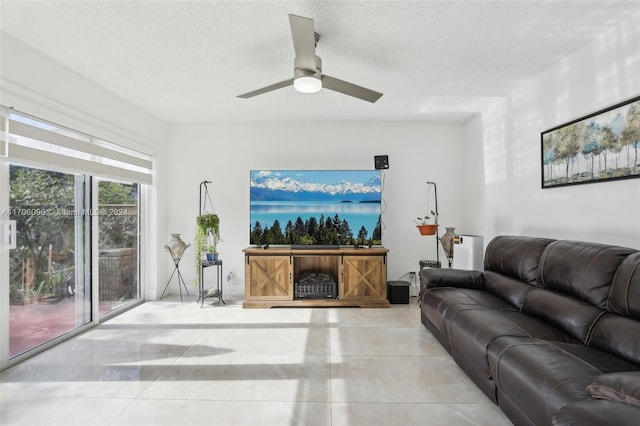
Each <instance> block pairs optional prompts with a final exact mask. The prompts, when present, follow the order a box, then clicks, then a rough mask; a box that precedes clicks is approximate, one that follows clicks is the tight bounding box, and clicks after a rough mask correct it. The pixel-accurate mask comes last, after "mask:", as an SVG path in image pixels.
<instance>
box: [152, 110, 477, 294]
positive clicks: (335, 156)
mask: <svg viewBox="0 0 640 426" xmlns="http://www.w3.org/2000/svg"><path fill="white" fill-rule="evenodd" d="M170 140H171V142H170V145H171V146H170V148H169V157H170V159H171V160H170V164H169V179H168V180H169V189H168V190H169V207H168V214H169V218H168V224H169V226H168V229H167V234H166V235H165V236H164V238H165V240H168V239H169V233H176V232H179V233H181V234H182V235H183V239H184V240H185V241H186V242H188V243H193V237H194V233H195V217H196V216H197V214H198V195H199V184H200V182H202V181H203V180H210V181H212V182H213V183H212V184H210V185H209V190H210V193H211V195H212V198H213V204H214V208H215V211H216V213H218V215H219V216H220V220H221V225H220V226H221V236H222V239H223V240H224V241H223V242H222V243H220V245H219V251H220V256H221V258H222V259H223V264H224V277H223V278H224V285H225V288H224V292H225V293H226V294H229V295H233V296H235V297H241V296H242V295H243V294H244V263H243V262H244V257H243V253H242V249H244V248H246V247H248V246H249V227H250V223H249V171H250V170H252V169H261V168H265V169H373V157H374V155H381V154H386V155H389V163H390V168H389V169H388V170H386V171H385V181H384V189H383V198H384V200H385V201H386V203H387V209H386V211H385V212H384V213H383V222H384V225H385V228H384V229H383V244H384V245H385V246H386V247H387V248H389V250H390V254H389V258H388V276H389V279H391V280H395V279H398V278H400V276H402V275H404V274H405V273H407V272H409V271H417V270H418V261H419V260H420V259H435V247H436V244H435V238H434V237H421V236H420V235H419V234H418V231H417V229H416V228H415V224H414V222H413V219H414V218H415V217H417V216H420V215H421V213H422V209H423V205H424V204H425V196H426V192H427V185H426V181H428V180H429V181H434V182H436V184H437V185H438V210H439V213H440V223H441V225H446V226H459V227H462V229H463V230H464V226H463V225H464V224H463V223H462V217H463V212H462V206H463V191H462V179H461V173H462V165H461V161H460V159H461V158H462V155H463V152H462V149H463V143H464V128H463V126H462V125H456V124H450V125H448V124H432V125H428V124H410V123H400V124H370V123H368V124H362V123H350V124H345V123H330V124H317V123H307V124H301V123H283V124H260V125H251V126H247V125H213V124H211V125H208V124H202V125H195V124H194V125H174V126H172V131H171V138H170ZM431 206H432V207H433V201H432V202H431ZM183 259H184V267H181V270H182V272H183V274H184V276H185V280H186V281H187V285H188V287H189V289H190V291H191V288H193V287H192V286H193V285H194V282H195V280H196V278H197V275H196V273H195V258H194V250H193V248H190V249H188V250H187V252H186V253H185V255H184V258H183ZM441 260H443V261H444V255H443V253H442V252H441ZM168 263H169V262H168ZM170 269H171V268H170V267H169V266H168V267H167V274H168V273H169V272H170ZM229 273H233V277H232V279H231V280H230V281H227V278H228V275H229ZM213 277H214V275H213V271H211V272H209V271H207V279H206V280H207V281H206V285H207V287H209V286H211V285H213V284H214V281H213ZM177 291H178V289H177V284H176V283H175V282H174V283H173V285H172V287H171V292H173V293H176V292H177Z"/></svg>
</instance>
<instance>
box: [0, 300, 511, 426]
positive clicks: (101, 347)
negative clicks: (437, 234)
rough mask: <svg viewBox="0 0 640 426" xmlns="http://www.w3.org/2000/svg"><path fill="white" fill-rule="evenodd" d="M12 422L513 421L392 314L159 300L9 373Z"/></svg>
mask: <svg viewBox="0 0 640 426" xmlns="http://www.w3.org/2000/svg"><path fill="white" fill-rule="evenodd" d="M0 424H1V425H3V426H12V425H65V426H67V425H82V426H87V425H136V426H141V425H154V426H155V425H257V424H259V425H305V426H307V425H367V426H369V425H385V426H389V425H394V426H395V425H411V424H420V425H510V424H511V423H510V422H509V420H508V419H507V418H506V417H505V416H504V415H503V414H502V412H501V411H500V410H499V409H498V408H497V407H496V406H495V405H494V404H492V403H491V402H490V401H489V400H488V399H487V398H486V397H485V396H484V395H483V394H482V393H481V392H480V391H479V390H478V389H477V388H476V387H475V385H474V384H473V383H472V382H471V381H470V380H469V379H468V378H467V377H466V376H465V375H464V374H463V373H462V372H461V370H460V369H459V368H458V367H457V366H456V364H455V363H454V362H453V361H452V359H451V358H450V357H449V355H448V354H447V353H446V352H445V351H444V350H443V349H442V347H441V346H440V345H439V343H438V342H437V341H436V340H435V338H433V337H432V336H431V334H430V333H429V332H428V331H427V330H426V329H425V328H424V327H423V326H422V324H420V315H419V310H418V306H417V303H416V300H415V299H413V301H412V303H411V304H409V305H392V306H391V308H389V309H359V308H316V309H306V308H297V309H283V308H274V309H242V306H241V303H240V302H233V301H231V302H230V301H227V305H226V306H224V305H223V306H217V305H212V304H205V305H204V307H203V308H200V304H197V303H195V301H189V302H187V301H185V302H184V303H180V301H179V298H178V299H174V298H170V299H169V300H166V299H165V300H163V301H158V302H149V303H145V304H143V305H141V306H139V307H137V308H134V309H132V310H131V311H128V312H126V313H124V314H123V315H120V316H118V317H117V318H114V319H112V320H110V321H108V322H105V323H104V324H102V325H100V326H99V327H96V328H94V329H92V330H90V331H88V332H86V333H84V334H82V335H80V336H77V337H75V338H73V339H71V340H69V341H67V342H65V343H63V344H61V345H58V346H57V347H55V348H53V349H51V350H49V351H46V352H44V353H42V354H40V355H37V356H35V357H34V358H31V359H30V360H27V361H25V362H23V363H21V364H19V365H17V366H15V367H13V368H11V369H8V370H6V371H4V372H3V373H2V374H1V375H0Z"/></svg>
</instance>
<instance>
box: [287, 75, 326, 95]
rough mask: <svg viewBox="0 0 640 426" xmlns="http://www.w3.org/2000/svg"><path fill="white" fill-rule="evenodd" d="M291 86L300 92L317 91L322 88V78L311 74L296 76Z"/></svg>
mask: <svg viewBox="0 0 640 426" xmlns="http://www.w3.org/2000/svg"><path fill="white" fill-rule="evenodd" d="M293 88H294V89H296V91H298V92H300V93H317V92H319V91H320V90H321V89H322V80H320V79H319V78H317V77H311V76H301V77H297V78H296V79H295V80H293Z"/></svg>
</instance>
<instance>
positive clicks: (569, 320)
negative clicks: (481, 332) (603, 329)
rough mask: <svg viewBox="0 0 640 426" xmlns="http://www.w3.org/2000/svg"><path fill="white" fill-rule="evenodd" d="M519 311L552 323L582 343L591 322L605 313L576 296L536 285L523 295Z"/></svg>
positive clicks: (588, 331) (584, 341) (590, 326)
mask: <svg viewBox="0 0 640 426" xmlns="http://www.w3.org/2000/svg"><path fill="white" fill-rule="evenodd" d="M521 311H522V312H524V313H525V314H529V315H532V316H534V317H537V318H540V319H542V320H544V321H547V322H549V323H551V324H553V325H554V326H556V327H557V328H559V329H560V330H562V331H564V332H565V333H567V334H569V335H571V336H572V337H574V338H576V339H578V340H579V341H580V342H582V343H586V342H587V339H588V338H589V334H590V332H591V330H592V328H593V324H595V323H596V321H597V320H598V319H599V318H600V317H601V316H602V315H604V313H605V312H604V311H603V310H602V309H599V308H596V307H595V306H593V305H592V304H590V303H588V302H585V301H584V300H581V299H579V298H577V297H573V296H571V295H568V294H565V293H561V292H558V291H555V290H548V289H544V288H536V287H534V288H532V289H531V291H529V292H528V293H527V294H526V295H525V300H524V303H523V305H522V309H521Z"/></svg>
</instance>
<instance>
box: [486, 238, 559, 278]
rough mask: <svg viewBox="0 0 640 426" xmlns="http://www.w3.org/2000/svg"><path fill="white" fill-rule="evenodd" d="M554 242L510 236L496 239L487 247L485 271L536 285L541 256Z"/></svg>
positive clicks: (547, 239) (544, 239) (546, 239)
mask: <svg viewBox="0 0 640 426" xmlns="http://www.w3.org/2000/svg"><path fill="white" fill-rule="evenodd" d="M553 241H555V240H552V239H549V238H536V237H522V236H510V235H502V236H498V237H495V238H493V239H492V240H491V241H490V242H489V244H488V245H487V249H486V251H485V255H484V269H485V271H493V272H498V273H501V274H504V275H508V276H510V277H512V278H516V279H518V280H520V281H525V282H527V283H529V284H533V285H535V284H536V277H537V275H538V264H539V261H540V256H541V255H542V253H543V252H544V250H545V248H546V247H547V246H548V245H549V244H550V243H552V242H553Z"/></svg>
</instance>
